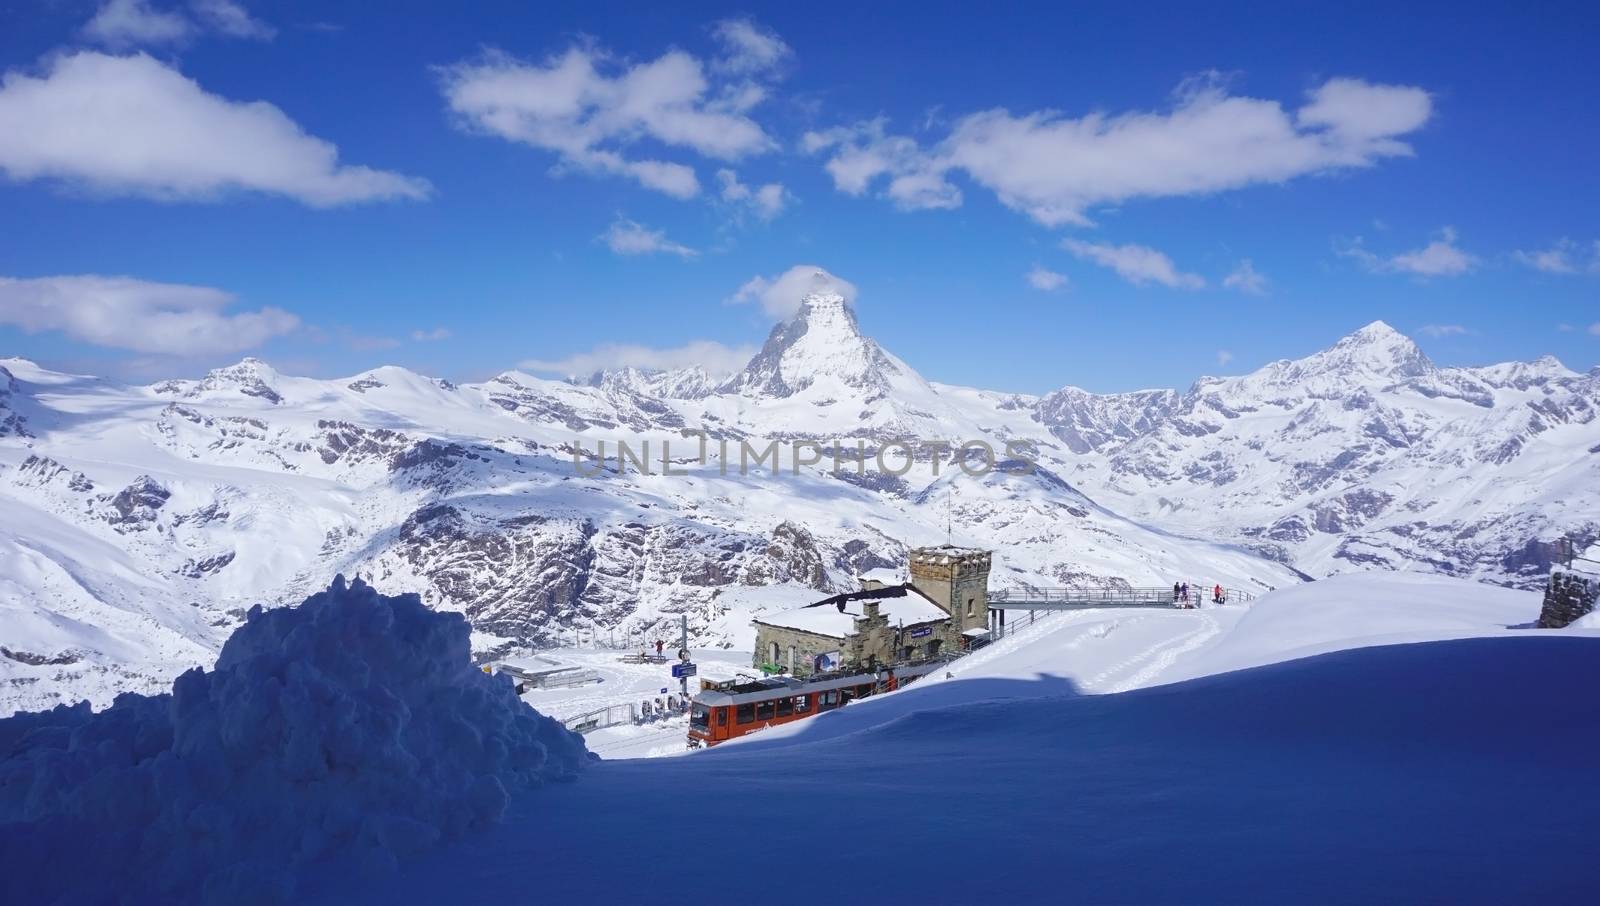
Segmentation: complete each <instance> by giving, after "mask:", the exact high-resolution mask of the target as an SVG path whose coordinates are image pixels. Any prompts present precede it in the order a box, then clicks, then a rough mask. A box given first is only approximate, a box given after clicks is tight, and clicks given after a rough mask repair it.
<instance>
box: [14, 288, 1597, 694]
mask: <svg viewBox="0 0 1600 906" xmlns="http://www.w3.org/2000/svg"><path fill="white" fill-rule="evenodd" d="M0 368H3V369H4V370H3V371H0V507H3V508H4V512H5V514H6V518H5V519H4V520H0V626H3V627H4V628H3V629H0V648H3V649H4V650H3V651H0V711H9V710H11V709H14V708H18V707H30V708H31V707H39V706H45V705H49V704H51V703H54V702H55V701H59V700H63V699H72V698H78V697H90V698H92V699H94V700H95V701H97V702H105V701H107V700H108V699H109V697H110V695H111V694H112V693H113V692H115V691H118V690H122V689H153V688H158V687H161V686H162V685H164V684H165V683H166V682H167V681H168V680H169V679H170V677H171V676H172V675H173V674H175V673H176V672H178V671H180V670H182V669H184V668H186V667H188V666H192V665H194V664H200V663H207V662H208V661H209V659H210V658H211V657H212V656H214V652H215V650H216V647H217V645H218V644H219V642H220V640H221V639H222V638H224V637H226V635H227V633H228V632H229V631H231V629H232V628H233V627H234V626H236V625H237V624H238V622H239V620H240V619H241V617H242V614H243V611H244V609H245V608H247V607H249V606H250V605H252V604H255V603H258V602H264V603H268V604H275V603H287V602H293V601H298V600H301V599H303V598H304V597H306V596H307V595H308V594H310V593H311V592H313V591H315V590H317V589H319V588H322V587H325V586H326V584H327V582H328V580H329V578H330V577H331V576H332V575H333V574H334V573H336V572H344V573H345V574H347V575H349V574H358V575H360V576H361V577H363V578H366V579H369V580H370V581H373V582H374V583H376V584H377V585H378V586H379V587H380V588H383V589H385V590H389V591H417V592H419V593H420V594H422V596H423V598H424V600H425V601H427V602H428V603H429V604H430V605H432V606H435V607H439V608H448V609H454V610H460V611H462V612H464V613H465V614H466V615H467V616H468V617H469V618H470V619H471V620H472V622H473V625H474V627H475V630H476V632H475V635H474V644H475V646H476V647H477V649H478V650H479V651H480V653H487V652H496V651H502V650H506V649H510V648H514V647H523V646H536V645H539V644H542V643H544V642H546V641H548V640H550V639H552V638H553V637H555V636H556V635H558V634H559V633H560V632H562V631H564V630H567V629H570V628H574V627H578V628H585V629H603V630H605V631H606V632H608V633H609V632H613V631H614V632H615V633H616V634H617V635H618V636H619V637H623V636H628V635H644V636H649V635H653V634H654V633H655V632H656V627H657V626H658V625H659V624H661V623H662V622H663V621H671V622H673V623H676V620H677V615H678V614H680V613H682V614H687V615H688V616H689V618H690V624H691V632H692V633H693V634H694V635H695V637H696V638H695V641H696V644H702V645H714V644H717V643H718V642H719V641H721V640H723V635H724V634H725V632H726V628H727V627H728V626H729V625H734V624H737V623H738V622H739V621H738V619H737V618H734V619H730V614H729V613H728V611H729V608H730V607H733V606H738V605H737V604H730V602H736V601H738V600H740V599H741V596H740V595H737V594H730V592H732V591H735V590H738V589H742V588H748V587H752V586H760V585H767V584H774V583H790V584H791V585H792V584H796V583H797V584H800V585H804V586H809V587H811V588H814V589H818V590H834V589H842V588H845V587H848V586H849V585H851V583H852V580H853V576H855V575H856V574H857V573H859V572H861V571H864V570H868V569H872V568H875V567H880V566H888V565H897V564H898V563H900V562H901V561H902V560H903V557H904V551H905V549H906V548H907V547H909V546H915V545H920V544H928V543H940V542H944V541H946V540H953V541H955V542H957V543H964V544H973V545H980V546H984V547H991V548H994V549H995V550H996V551H997V567H996V574H995V575H994V576H993V578H992V579H991V584H992V585H994V586H997V587H998V586H1007V585H1015V584H1018V583H1031V584H1036V585H1060V584H1066V583H1080V584H1094V585H1114V584H1120V583H1130V584H1134V585H1146V584H1170V583H1171V582H1173V581H1177V580H1189V581H1195V582H1200V583H1202V584H1206V585H1209V584H1210V583H1212V582H1216V581H1220V582H1222V583H1224V584H1227V585H1231V586H1237V587H1244V588H1256V589H1266V588H1269V587H1275V586H1281V585H1286V584H1292V583H1295V582H1298V581H1300V580H1301V579H1302V571H1303V572H1304V573H1311V574H1314V575H1320V574H1326V573H1328V572H1334V571H1341V570H1349V569H1355V568H1364V567H1367V566H1371V565H1392V566H1401V567H1418V568H1423V569H1437V570H1439V571H1445V572H1451V573H1453V574H1457V575H1464V576H1475V577H1482V578H1488V579H1491V580H1494V581H1502V582H1510V583H1518V582H1521V583H1526V582H1528V581H1530V578H1529V577H1531V576H1532V575H1533V574H1534V569H1535V567H1536V566H1537V565H1538V563H1539V562H1540V560H1541V557H1542V553H1541V549H1540V548H1539V547H1538V546H1537V542H1538V541H1540V540H1547V539H1550V538H1553V537H1555V536H1557V535H1559V534H1564V533H1566V534H1579V535H1582V534H1589V535H1593V534H1594V533H1595V531H1596V529H1597V528H1600V526H1597V525H1596V516H1595V514H1596V513H1597V512H1600V507H1597V506H1596V500H1595V488H1596V487H1597V483H1596V482H1595V480H1594V479H1595V477H1596V469H1597V465H1596V463H1597V461H1600V459H1597V457H1596V455H1595V451H1596V450H1597V449H1600V422H1597V421H1596V419H1595V412H1596V406H1597V405H1600V391H1597V384H1600V377H1597V376H1596V375H1593V374H1591V375H1578V374H1575V373H1573V372H1570V371H1567V370H1566V369H1564V368H1562V367H1561V366H1560V365H1559V364H1558V363H1555V362H1554V361H1553V360H1541V361H1539V362H1534V363H1527V364H1513V365H1503V366H1495V367H1492V368H1484V369H1439V368H1436V367H1435V366H1433V365H1432V363H1430V362H1428V360H1427V359H1426V357H1424V356H1423V355H1422V354H1421V352H1420V351H1419V350H1417V349H1416V347H1415V346H1414V345H1413V344H1411V343H1410V341H1408V340H1406V339H1405V338H1404V337H1401V336H1399V335H1398V334H1396V333H1394V332H1393V331H1392V330H1389V329H1388V328H1387V327H1386V326H1383V325H1381V324H1379V325H1372V326H1370V327H1368V328H1365V329H1363V330H1362V331H1360V332H1358V333H1356V334H1354V335H1352V336H1351V337H1348V338H1346V339H1345V340H1342V341H1341V342H1340V343H1339V344H1338V345H1336V346H1335V347H1334V348H1333V349H1331V350H1328V351H1327V352H1324V353H1320V354H1318V355H1316V356H1312V357H1310V358H1307V359H1303V360H1300V361H1298V362H1280V363H1275V364H1273V365H1271V366H1268V367H1267V368H1265V369H1262V370H1261V371H1259V372H1257V373H1255V374H1252V375H1247V376H1245V377H1241V378H1230V379H1210V378H1208V379H1205V380H1202V381H1200V382H1199V383H1197V384H1196V385H1195V386H1194V387H1193V388H1191V389H1190V390H1189V391H1188V392H1187V393H1182V394H1180V393H1176V392H1173V391H1151V392H1145V393H1136V394H1119V395H1112V396H1099V395H1095V394H1089V393H1086V392H1084V391H1081V390H1076V389H1073V388H1067V389H1064V390H1061V391H1058V392H1056V393H1053V394H1050V395H1049V396H1046V397H1044V398H1035V397H1029V396H1023V395H1016V394H1005V393H995V392H990V391H982V390H974V389H969V388H962V387H952V386H948V385H942V384H935V383H930V382H928V381H926V380H924V379H923V378H922V377H921V376H920V375H918V374H917V373H916V371H915V370H913V369H912V368H911V367H910V366H908V365H907V364H906V363H904V362H902V361H900V360H899V359H897V358H895V357H894V356H893V355H891V354H890V353H888V352H887V351H885V350H883V349H882V348H881V347H880V346H878V345H877V344H876V343H875V342H874V341H872V340H871V339H869V338H867V337H864V336H862V335H861V333H860V331H859V329H858V327H857V324H856V320H855V316H854V314H853V313H852V312H851V310H850V308H849V306H848V305H847V304H846V303H845V302H844V300H843V299H841V298H839V297H837V296H833V295H827V294H814V295H812V296H809V297H807V298H806V299H805V301H804V303H803V305H802V307H801V309H800V311H799V313H798V314H797V315H796V316H795V317H794V318H792V319H790V320H788V321H786V322H784V323H782V324H780V325H778V326H777V327H776V328H775V329H774V330H773V332H772V335H771V336H770V337H769V339H768V341H767V343H766V344H765V346H764V347H763V348H762V349H761V351H760V352H759V353H758V354H757V355H756V356H755V357H754V358H753V359H752V360H751V361H750V363H749V365H748V366H746V368H745V369H744V370H743V371H741V372H739V373H737V374H735V375H732V376H731V377H728V378H726V379H722V380H720V381H719V380H717V379H715V378H714V377H713V376H711V375H708V374H706V373H705V372H704V371H702V370H700V369H684V370H679V371H671V372H647V371H639V370H622V371H613V372H604V373H601V374H599V375H595V376H594V377H592V378H591V379H589V380H587V381H582V382H562V381H552V380H544V379H541V378H537V377H533V376H530V375H527V374H523V373H520V372H515V371H511V372H506V373H504V374H501V375H499V376H497V377H495V378H493V379H491V380H488V381H485V382H483V383H481V384H463V385H456V384H452V383H450V382H447V381H442V380H437V379H433V378H428V377H424V376H422V375H418V374H415V373H412V372H409V371H406V370H405V369H401V368H394V367H386V368H378V369H374V370H371V371H367V372H364V373H362V374H357V375H354V376H352V377H349V378H342V379H338V380H315V379H308V378H297V377H290V376H286V375H282V374H279V373H277V372H276V371H275V370H273V369H272V368H271V367H270V366H268V365H266V364H265V363H263V362H260V361H256V360H254V359H246V360H244V361H243V362H240V363H239V364H237V365H234V366H231V367H228V368H222V369H218V370H216V371H213V372H211V373H210V374H208V375H207V376H206V377H204V378H203V379H200V380H197V381H179V380H174V381H163V382H159V383H156V384H153V385H150V386H125V385H121V384H117V383H114V382H110V381H104V380H100V379H96V378H91V377H84V376H79V375H69V374H61V373H57V372H52V371H48V370H45V369H43V368H40V367H39V366H37V365H35V364H33V363H31V362H28V361H25V360H21V359H5V360H0ZM775 440H776V441H780V442H781V443H780V446H779V448H778V451H779V456H780V457H781V459H780V461H779V462H778V463H777V464H776V467H775V466H774V464H773V463H772V462H771V461H770V460H767V461H761V462H756V461H755V459H756V458H757V457H752V456H750V452H751V451H756V452H758V453H759V452H761V451H764V450H765V448H766V445H767V444H769V443H771V442H772V441H775ZM907 440H915V441H918V442H919V444H914V445H913V446H916V447H917V448H918V455H917V457H916V460H915V461H914V462H910V463H905V464H902V460H903V456H902V455H901V453H900V452H899V451H900V450H901V448H899V447H896V446H894V442H895V441H907ZM967 441H982V442H984V443H986V444H988V445H989V446H990V448H992V449H993V450H994V451H995V454H996V462H997V467H996V468H995V469H993V470H990V471H987V472H984V469H983V468H982V467H983V465H984V462H983V459H982V454H981V451H979V450H977V449H975V448H969V449H967V450H965V451H962V452H961V453H960V454H959V455H958V454H957V453H955V452H949V451H947V452H944V453H942V455H941V454H939V453H936V452H933V448H932V447H931V446H928V445H929V444H930V443H932V442H940V443H945V444H949V445H951V446H952V447H955V446H958V445H960V444H962V443H964V442H967ZM802 442H803V443H802ZM619 443H620V444H626V445H627V448H628V451H629V452H630V453H631V454H632V456H633V457H634V458H633V459H620V460H619V457H618V449H617V448H618V445H619ZM1007 444H1011V445H1012V446H1011V447H1010V448H1009V450H1008V448H1007V446H1006V445H1007ZM796 445H799V446H805V447H807V450H806V454H805V455H802V456H801V457H800V459H802V460H803V461H802V462H800V463H798V464H796V462H795V459H796V457H795V456H794V455H792V454H793V453H795V451H796V450H797V449H798V447H797V446H796ZM860 450H864V451H865V452H866V457H865V460H864V462H862V463H860V464H859V465H858V464H856V463H855V462H853V461H852V460H851V459H850V458H849V457H850V456H853V455H855V454H856V453H857V451H860ZM880 450H883V451H884V457H885V458H884V461H883V462H882V463H879V462H878V460H877V457H876V454H877V453H878V451H880ZM601 452H603V453H604V460H603V466H604V467H603V468H602V467H600V464H599V463H597V462H596V461H595V460H596V454H597V453H601ZM664 458H666V459H668V460H669V462H668V463H667V464H666V465H667V466H668V467H670V472H669V473H668V474H663V472H664V471H666V470H664V468H663V462H662V460H663V459H664ZM836 458H838V459H837V460H836ZM635 460H642V461H643V463H644V464H646V465H647V466H648V469H649V471H648V473H645V472H643V471H641V468H640V463H639V462H638V461H635ZM1024 460H1032V461H1034V462H1035V463H1036V467H1033V468H1029V467H1028V463H1027V462H1025V461H1024ZM836 461H837V466H836ZM742 466H748V468H742ZM963 467H965V468H963ZM969 472H976V473H983V474H969ZM896 473H902V474H896Z"/></svg>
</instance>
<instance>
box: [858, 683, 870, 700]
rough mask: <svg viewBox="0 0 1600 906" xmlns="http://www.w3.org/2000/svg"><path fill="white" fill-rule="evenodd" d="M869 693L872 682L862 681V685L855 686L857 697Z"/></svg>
mask: <svg viewBox="0 0 1600 906" xmlns="http://www.w3.org/2000/svg"><path fill="white" fill-rule="evenodd" d="M871 694H872V684H871V683H863V684H862V685H860V686H857V687H856V696H857V697H858V698H866V697H867V696H869V695H871Z"/></svg>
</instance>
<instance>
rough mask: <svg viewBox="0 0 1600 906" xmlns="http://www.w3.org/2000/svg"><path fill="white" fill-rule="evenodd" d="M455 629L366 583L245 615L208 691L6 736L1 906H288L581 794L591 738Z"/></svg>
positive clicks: (411, 598) (52, 715) (206, 679)
mask: <svg viewBox="0 0 1600 906" xmlns="http://www.w3.org/2000/svg"><path fill="white" fill-rule="evenodd" d="M469 631H470V630H469V627H468V624H467V622H466V620H465V619H463V618H462V617H461V616H460V615H459V614H453V613H439V612H435V611H432V610H429V609H428V608H427V607H425V606H424V605H423V604H422V602H421V600H420V599H419V598H418V597H417V596H416V595H414V594H410V595H400V596H397V597H388V596H385V595H380V594H378V593H377V592H376V591H374V590H373V589H372V588H371V587H369V586H367V585H365V584H364V583H362V582H361V581H360V580H357V581H356V582H354V583H352V584H350V585H346V584H345V581H344V579H343V578H342V577H341V578H338V579H335V580H334V583H333V585H332V587H331V588H329V589H328V590H327V591H325V592H321V593H319V594H316V595H314V596H312V597H310V598H308V599H307V600H306V601H305V603H304V604H302V605H300V606H298V607H287V608H279V609H274V610H262V609H261V608H260V607H256V608H254V609H252V610H251V611H250V614H249V618H248V620H247V622H246V623H245V624H244V625H243V626H241V627H240V628H239V629H238V631H237V632H235V633H234V634H233V636H232V637H231V638H230V639H229V640H228V642H227V644H226V645H225V646H224V647H223V649H222V654H221V656H220V657H219V658H218V660H217V665H216V668H215V669H214V670H212V671H211V672H209V673H208V672H206V671H203V670H199V669H195V670H190V671H188V672H187V673H184V674H183V675H182V676H180V677H178V679H177V680H176V681H175V682H174V683H173V687H172V692H171V693H169V694H164V695H157V696H142V695H133V694H128V695H122V696H119V697H118V698H117V700H116V702H115V703H114V704H113V705H112V706H111V707H110V708H109V709H107V710H105V711H103V712H101V713H98V714H96V713H93V712H91V711H90V709H89V707H88V705H87V704H86V703H85V704H79V705H76V706H73V707H65V706H63V707H58V708H56V709H54V710H52V711H47V712H41V713H37V714H19V715H16V716H14V717H11V718H8V719H5V720H0V758H3V760H0V877H3V879H4V880H3V881H0V893H3V894H4V895H0V900H4V901H6V902H25V901H41V900H42V901H56V900H67V901H73V902H77V901H91V902H101V901H112V902H114V901H118V900H122V901H126V902H149V901H152V900H162V901H168V900H185V901H190V900H199V899H204V900H206V901H212V902H225V903H230V904H235V903H255V902H282V901H286V900H289V899H291V898H292V897H293V896H294V895H295V886H296V882H297V879H298V877H299V875H300V873H301V871H302V870H303V869H305V868H306V867H308V866H310V865H311V864H313V863H324V867H326V865H327V863H332V864H334V865H340V864H347V865H350V866H355V867H360V868H363V869H368V870H380V871H381V870H385V869H389V868H392V867H394V866H395V865H396V864H397V862H398V861H399V860H400V859H403V858H405V857H406V856H408V855H411V854H413V853H416V852H418V851H420V850H422V849H425V848H427V847H429V846H432V845H433V844H434V843H436V842H438V841H439V840H441V839H445V838H450V837H456V836H460V835H461V834H463V833H465V832H467V831H469V830H473V829H476V828H481V827H484V826H486V825H489V824H492V823H494V822H496V821H498V820H499V819H500V818H501V816H502V814H503V812H504V810H505V807H506V803H507V801H508V799H509V797H510V796H511V795H512V794H514V793H517V792H519V791H522V790H526V789H529V788H532V787H537V786H540V785H541V784H543V783H544V782H545V781H551V780H568V779H572V778H573V777H575V776H576V775H577V773H578V772H579V771H580V770H581V769H582V768H583V766H584V765H585V764H586V763H587V762H588V760H589V758H590V756H589V754H588V752H587V751H586V750H585V748H584V745H583V741H582V738H581V737H579V736H577V735H576V734H573V733H571V732H569V731H568V730H567V729H566V728H565V727H563V726H561V724H560V723H558V722H556V721H554V720H552V719H550V718H548V717H544V716H542V715H540V714H539V713H538V712H536V711H534V710H532V709H531V708H529V707H528V706H527V705H526V704H524V703H523V702H521V701H520V700H518V698H517V696H516V694H515V693H514V692H513V691H512V688H511V685H510V684H509V683H507V682H506V681H505V680H504V679H503V678H496V677H491V676H489V675H487V674H485V673H483V672H481V671H480V670H478V669H476V668H474V667H473V666H472V662H471V650H470V643H469Z"/></svg>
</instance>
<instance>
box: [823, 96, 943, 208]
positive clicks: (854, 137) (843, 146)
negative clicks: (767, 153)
mask: <svg viewBox="0 0 1600 906" xmlns="http://www.w3.org/2000/svg"><path fill="white" fill-rule="evenodd" d="M800 147H801V149H802V150H804V151H805V152H806V153H807V154H816V153H818V152H821V151H827V150H832V151H833V156H832V157H830V158H829V159H828V162H827V163H826V164H824V165H823V168H824V169H826V170H827V171H828V175H830V176H832V177H833V185H834V187H835V188H837V189H838V190H839V191H841V192H844V193H845V194H847V195H861V194H863V193H865V192H866V191H867V190H868V189H869V188H870V187H871V186H872V184H873V183H874V182H875V181H877V179H878V177H880V176H888V177H889V180H888V184H887V186H886V187H885V188H884V196H885V197H887V198H888V199H889V200H890V201H892V202H893V203H894V205H895V206H896V207H898V208H900V209H901V210H907V211H914V210H927V209H937V208H959V207H960V206H961V190H960V189H958V188H956V187H955V186H954V185H952V184H951V183H950V182H949V181H948V180H946V179H945V173H946V172H947V168H946V167H944V166H942V165H941V163H940V162H939V160H938V159H937V158H936V157H935V156H934V155H931V154H929V153H927V152H924V151H923V150H922V147H921V146H920V145H918V144H917V141H916V139H913V138H907V137H905V136H899V135H888V134H886V133H885V122H884V120H883V119H881V118H880V119H876V120H868V121H866V122H862V123H857V124H856V125H854V126H841V127H838V128H834V129H828V130H825V131H821V132H807V133H806V134H805V135H804V136H803V137H802V138H801V140H800Z"/></svg>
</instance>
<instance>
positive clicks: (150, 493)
mask: <svg viewBox="0 0 1600 906" xmlns="http://www.w3.org/2000/svg"><path fill="white" fill-rule="evenodd" d="M171 496H172V492H171V491H169V490H167V489H166V488H164V487H162V486H161V485H160V484H158V483H157V482H156V480H155V479H153V478H151V477H150V476H148V475H140V476H139V477H138V478H136V479H134V481H133V483H132V484H130V485H128V486H127V487H125V488H123V489H122V490H120V491H118V492H117V493H116V496H114V497H112V498H111V510H112V513H111V514H110V515H108V516H107V517H106V521H107V522H110V523H111V524H112V525H113V526H114V527H116V529H117V531H119V532H137V531H142V530H143V529H145V528H147V527H148V526H150V525H151V524H152V523H154V522H155V521H156V515H157V513H158V512H159V511H160V510H161V508H162V507H164V506H166V505H167V500H168V499H169V498H170V497H171Z"/></svg>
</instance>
